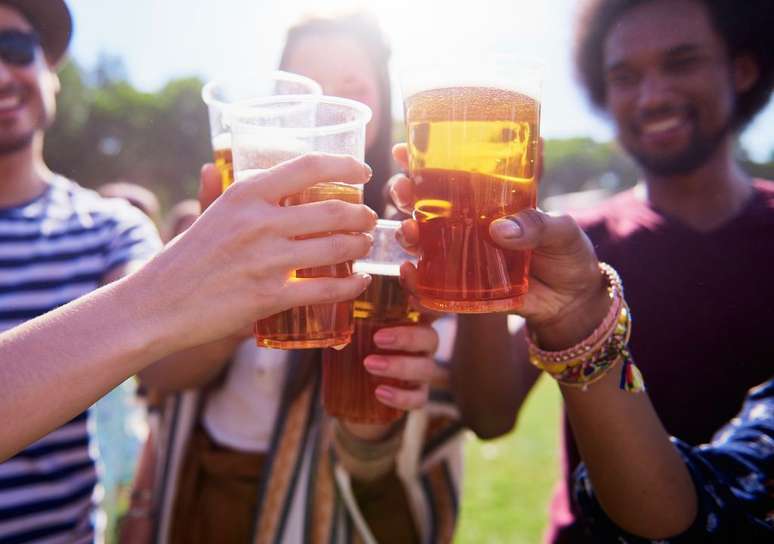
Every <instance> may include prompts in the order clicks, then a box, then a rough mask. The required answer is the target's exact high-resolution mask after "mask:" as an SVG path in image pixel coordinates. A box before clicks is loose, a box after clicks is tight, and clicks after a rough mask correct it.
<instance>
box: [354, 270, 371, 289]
mask: <svg viewBox="0 0 774 544" xmlns="http://www.w3.org/2000/svg"><path fill="white" fill-rule="evenodd" d="M357 275H358V276H360V278H361V279H362V280H363V282H365V287H368V286H369V285H371V275H370V274H363V273H359V274H357ZM365 287H364V289H365Z"/></svg>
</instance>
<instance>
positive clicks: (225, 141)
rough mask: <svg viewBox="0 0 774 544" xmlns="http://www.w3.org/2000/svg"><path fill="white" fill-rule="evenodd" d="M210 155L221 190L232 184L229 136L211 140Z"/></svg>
mask: <svg viewBox="0 0 774 544" xmlns="http://www.w3.org/2000/svg"><path fill="white" fill-rule="evenodd" d="M212 154H213V156H214V159H215V166H216V167H217V169H218V171H219V172H220V179H221V182H222V184H223V190H224V191H225V190H226V189H228V186H229V185H231V184H232V183H234V160H233V158H232V153H231V134H228V133H225V134H219V135H218V136H217V137H215V138H214V139H213V140H212Z"/></svg>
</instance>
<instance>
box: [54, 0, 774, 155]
mask: <svg viewBox="0 0 774 544" xmlns="http://www.w3.org/2000/svg"><path fill="white" fill-rule="evenodd" d="M68 3H69V4H70V6H71V9H72V11H73V15H74V18H75V25H76V28H75V37H74V40H73V46H72V52H73V55H74V57H75V58H76V60H77V61H79V62H80V63H81V65H83V66H85V67H89V68H90V67H92V66H93V65H94V63H95V62H96V60H97V58H98V56H99V54H100V53H108V54H111V55H117V56H120V57H121V58H123V60H124V62H125V65H126V68H127V72H128V75H129V79H130V81H131V82H132V83H133V84H134V85H136V86H137V87H139V88H140V89H143V90H148V91H151V90H155V89H158V88H159V87H160V86H162V85H163V84H164V83H165V82H166V81H168V80H169V79H171V78H175V77H180V76H186V75H198V76H201V77H203V78H205V79H210V78H214V77H219V78H224V79H228V78H238V77H240V75H242V74H244V73H245V72H246V71H249V70H254V71H258V70H268V69H271V68H273V67H275V66H276V64H277V62H278V59H279V54H280V50H281V47H282V43H283V37H284V34H285V29H286V28H287V27H288V25H290V24H291V23H292V22H294V21H295V20H296V19H298V17H299V16H300V15H301V14H303V13H307V12H309V11H315V10H316V11H320V10H324V11H325V12H329V11H330V10H335V9H342V8H344V9H346V8H349V7H351V6H353V5H357V2H356V1H353V0H316V1H315V0H132V1H131V2H123V1H118V0H109V1H105V2H101V1H98V0H68ZM361 4H367V6H368V7H369V9H371V10H372V11H373V12H375V13H376V14H377V15H378V16H379V17H380V19H381V21H382V24H383V27H384V29H385V31H386V33H387V35H388V37H389V38H390V41H391V43H392V47H393V53H394V54H393V57H394V62H393V68H394V67H395V66H397V65H400V64H402V63H403V62H404V61H401V59H410V58H415V57H416V55H417V54H418V53H419V52H421V53H422V54H423V55H427V56H438V55H447V56H450V57H451V58H454V57H455V56H458V55H460V54H461V53H463V52H465V51H470V50H486V51H494V52H498V53H513V54H516V55H519V56H526V57H534V58H538V59H539V60H541V61H542V62H543V63H544V64H545V67H546V70H545V83H544V89H543V108H542V113H543V118H542V132H543V134H544V135H545V136H546V137H548V138H555V137H571V136H583V135H588V136H592V137H594V138H596V139H601V140H607V139H610V138H611V137H612V133H611V130H610V128H609V126H608V124H607V122H606V121H605V120H604V119H602V118H600V117H599V116H597V115H596V114H594V113H592V112H591V110H590V109H589V107H588V106H587V104H586V102H585V99H584V98H583V96H582V94H581V92H580V89H579V88H578V86H577V85H576V84H575V82H574V80H573V75H572V65H571V59H570V45H571V35H572V21H573V15H574V11H575V5H576V1H575V0H464V1H459V0H445V1H444V0H371V1H369V2H367V3H366V2H364V1H363V2H361ZM397 94H398V93H396V95H397ZM395 112H396V115H400V114H401V111H400V108H397V107H396V108H395ZM772 127H774V104H770V105H769V107H768V108H767V109H766V110H765V111H764V113H763V114H762V115H759V116H758V118H757V120H756V122H755V123H754V124H753V125H752V126H751V127H750V128H749V129H748V130H747V131H746V133H745V134H744V135H743V137H742V140H743V143H744V145H745V147H746V148H747V149H748V150H749V151H750V152H751V154H752V155H753V157H754V158H756V159H758V160H765V159H767V158H768V157H769V156H770V154H771V153H772V152H774V128H772Z"/></svg>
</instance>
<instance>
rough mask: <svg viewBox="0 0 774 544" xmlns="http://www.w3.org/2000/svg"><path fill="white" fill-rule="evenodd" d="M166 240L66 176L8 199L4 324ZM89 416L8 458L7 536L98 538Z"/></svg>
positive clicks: (1, 470) (68, 296)
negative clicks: (18, 201)
mask: <svg viewBox="0 0 774 544" xmlns="http://www.w3.org/2000/svg"><path fill="white" fill-rule="evenodd" d="M159 247H160V241H159V238H158V234H157V232H156V229H155V227H154V226H153V224H152V223H151V221H150V220H149V219H148V218H146V217H145V216H144V215H143V214H142V213H141V212H139V211H138V210H136V209H134V208H132V207H131V206H130V205H129V204H127V203H126V202H124V201H122V200H118V199H104V198H102V197H100V196H98V195H97V193H95V192H93V191H90V190H87V189H84V188H82V187H80V186H78V185H77V184H75V183H74V182H72V181H69V180H67V179H65V178H63V177H56V178H55V179H54V180H53V181H52V182H51V184H50V186H49V187H48V188H47V189H46V191H45V192H44V193H43V194H42V195H40V196H39V197H37V198H36V199H34V200H32V201H31V202H28V203H26V204H22V205H19V206H15V207H12V208H5V209H0V331H4V330H8V329H10V328H12V327H15V326H17V325H19V324H21V323H23V322H24V321H27V320H28V319H32V318H33V317H36V316H39V315H41V314H43V313H45V312H48V311H49V310H52V309H54V308H56V307H58V306H61V305H63V304H65V303H67V302H69V301H71V300H73V299H75V298H78V297H80V296H82V295H84V294H86V293H89V292H90V291H93V290H94V289H96V288H97V287H99V285H100V284H101V282H102V281H103V279H104V278H105V276H106V274H107V273H109V272H110V271H112V270H115V269H116V268H117V267H120V266H122V265H125V264H127V263H129V262H130V261H138V260H145V259H147V258H149V257H150V256H152V255H153V254H154V253H155V252H156V251H157V250H158V249H159ZM53 356H55V354H52V357H53ZM42 408H43V409H45V407H42ZM88 419H89V417H88V411H87V412H84V413H83V414H81V415H79V416H77V417H76V418H74V419H73V420H72V421H70V422H68V423H66V424H65V425H63V426H62V427H60V428H59V429H57V430H55V431H54V432H52V433H51V434H49V435H47V436H45V437H44V438H42V439H41V440H39V441H38V442H36V443H35V444H32V445H31V446H29V447H28V448H27V449H25V450H24V451H22V452H20V453H19V454H17V455H16V456H14V457H12V458H11V459H10V460H8V461H6V462H5V463H0V543H2V544H14V543H21V542H36V543H46V544H53V543H65V542H67V543H68V544H69V543H80V542H92V541H93V540H94V513H95V504H94V502H95V501H94V498H93V495H94V492H95V488H96V484H97V475H96V469H95V457H96V454H95V453H94V451H93V450H94V448H90V446H91V438H90V436H89V431H88V428H87V424H88Z"/></svg>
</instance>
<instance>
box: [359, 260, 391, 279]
mask: <svg viewBox="0 0 774 544" xmlns="http://www.w3.org/2000/svg"><path fill="white" fill-rule="evenodd" d="M401 264H402V263H385V262H379V261H355V264H354V265H353V266H352V271H353V272H357V273H360V274H371V275H374V276H400V265H401Z"/></svg>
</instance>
